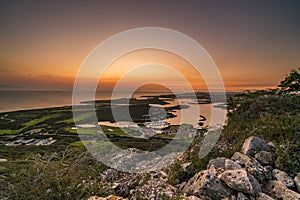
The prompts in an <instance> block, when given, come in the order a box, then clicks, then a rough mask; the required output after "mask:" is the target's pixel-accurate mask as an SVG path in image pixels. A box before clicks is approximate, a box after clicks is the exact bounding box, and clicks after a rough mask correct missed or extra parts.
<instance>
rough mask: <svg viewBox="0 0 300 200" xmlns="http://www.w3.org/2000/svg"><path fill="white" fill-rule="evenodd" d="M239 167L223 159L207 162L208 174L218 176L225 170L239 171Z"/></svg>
mask: <svg viewBox="0 0 300 200" xmlns="http://www.w3.org/2000/svg"><path fill="white" fill-rule="evenodd" d="M241 168H242V167H241V165H239V164H238V163H236V162H234V161H232V160H230V159H228V158H224V157H219V158H216V159H213V160H211V161H209V163H208V165H207V169H208V170H209V172H210V173H212V174H215V175H219V174H221V173H222V172H224V171H225V170H233V169H241Z"/></svg>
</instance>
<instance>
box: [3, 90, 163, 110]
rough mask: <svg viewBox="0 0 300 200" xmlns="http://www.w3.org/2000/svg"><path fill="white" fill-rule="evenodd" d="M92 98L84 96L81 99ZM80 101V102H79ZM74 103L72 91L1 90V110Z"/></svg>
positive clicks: (99, 96) (106, 96) (98, 96)
mask: <svg viewBox="0 0 300 200" xmlns="http://www.w3.org/2000/svg"><path fill="white" fill-rule="evenodd" d="M156 94H162V93H157V92H156V93H154V92H141V93H137V94H136V95H135V97H136V96H137V97H138V96H142V95H156ZM114 97H115V98H123V97H128V98H129V97H131V94H128V93H125V92H124V93H119V94H116V96H114ZM109 98H110V93H104V92H101V93H96V99H109ZM88 100H91V99H85V98H82V99H80V101H88ZM77 103H79V102H77ZM66 105H72V91H0V112H7V111H15V110H26V109H35V108H48V107H58V106H66Z"/></svg>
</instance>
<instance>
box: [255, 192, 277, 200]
mask: <svg viewBox="0 0 300 200" xmlns="http://www.w3.org/2000/svg"><path fill="white" fill-rule="evenodd" d="M256 200H274V199H273V198H272V197H270V196H269V195H266V194H264V193H259V194H258V196H257V198H256Z"/></svg>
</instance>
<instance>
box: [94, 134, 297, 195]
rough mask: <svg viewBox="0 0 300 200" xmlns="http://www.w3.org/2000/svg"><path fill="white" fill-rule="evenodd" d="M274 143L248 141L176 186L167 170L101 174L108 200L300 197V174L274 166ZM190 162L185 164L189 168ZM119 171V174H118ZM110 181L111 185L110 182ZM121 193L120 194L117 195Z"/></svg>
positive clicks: (257, 139) (212, 161) (251, 138)
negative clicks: (292, 175)
mask: <svg viewBox="0 0 300 200" xmlns="http://www.w3.org/2000/svg"><path fill="white" fill-rule="evenodd" d="M276 156H277V155H276V153H275V145H274V144H273V143H272V142H269V143H267V142H266V141H265V140H262V139H260V138H258V137H249V138H248V139H246V140H245V142H244V144H243V147H242V150H241V152H235V153H234V155H233V156H232V157H231V158H225V157H218V158H215V159H212V160H210V161H209V164H208V165H207V167H206V169H205V170H201V171H200V172H197V173H196V174H195V175H194V176H193V177H192V178H190V179H189V180H188V181H187V182H182V183H179V184H178V185H176V186H175V187H174V186H172V185H170V184H168V175H167V169H164V170H162V171H159V172H152V173H151V174H143V175H141V174H139V175H137V174H126V173H119V172H117V171H114V170H112V169H108V170H106V171H105V172H103V173H102V174H101V175H100V176H101V178H102V181H103V182H106V183H107V188H108V190H109V191H110V192H111V194H112V195H110V196H108V197H96V196H93V197H90V198H89V200H101V199H103V200H105V199H193V200H198V199H207V200H213V199H231V200H235V199H236V200H242V199H243V200H246V199H249V200H252V199H253V200H254V199H257V200H271V199H283V200H290V199H300V194H299V192H300V174H297V175H296V176H295V177H290V176H289V175H288V174H287V173H286V172H284V171H282V170H279V169H277V168H276V167H275V158H276ZM189 165H190V163H184V164H183V166H184V167H185V168H186V170H188V167H189ZM118 173H119V174H118ZM109 182H110V184H109ZM114 195H118V196H114Z"/></svg>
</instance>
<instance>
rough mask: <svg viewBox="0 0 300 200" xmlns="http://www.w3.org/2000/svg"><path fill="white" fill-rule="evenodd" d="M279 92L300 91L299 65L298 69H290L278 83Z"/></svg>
mask: <svg viewBox="0 0 300 200" xmlns="http://www.w3.org/2000/svg"><path fill="white" fill-rule="evenodd" d="M278 87H279V88H280V92H279V93H280V94H287V93H292V92H299V91H300V67H299V68H298V70H295V69H292V70H291V71H290V74H289V75H287V76H286V77H285V79H284V80H282V81H281V82H280V84H279V85H278Z"/></svg>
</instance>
